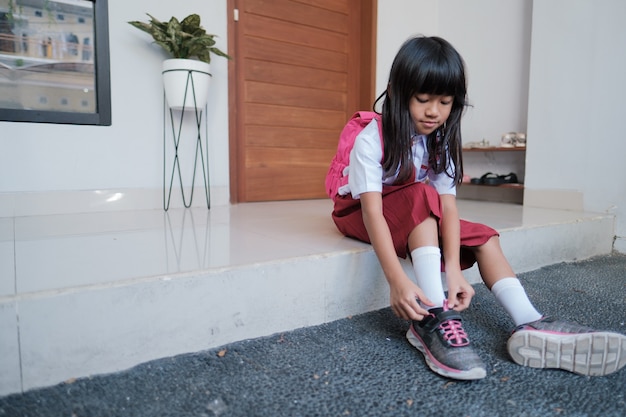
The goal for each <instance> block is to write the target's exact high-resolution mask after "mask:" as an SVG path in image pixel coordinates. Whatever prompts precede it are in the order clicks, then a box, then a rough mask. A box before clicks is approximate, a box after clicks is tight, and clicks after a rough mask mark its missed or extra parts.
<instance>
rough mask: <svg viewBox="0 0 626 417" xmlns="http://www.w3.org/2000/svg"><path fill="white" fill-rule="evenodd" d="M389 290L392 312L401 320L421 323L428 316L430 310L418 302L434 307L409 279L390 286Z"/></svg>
mask: <svg viewBox="0 0 626 417" xmlns="http://www.w3.org/2000/svg"><path fill="white" fill-rule="evenodd" d="M389 289H390V297H389V298H390V304H391V310H393V312H394V314H395V315H396V316H398V317H400V318H401V319H404V320H416V321H420V320H422V319H423V318H424V316H427V315H428V310H425V309H423V308H422V307H421V306H420V304H419V302H418V301H417V300H420V301H421V302H422V303H424V304H425V305H428V306H432V305H434V304H433V302H432V301H430V300H429V299H428V298H426V296H425V295H424V293H423V292H422V290H421V288H420V287H418V286H417V285H415V283H413V281H411V280H410V279H409V278H408V277H406V278H405V279H404V280H402V281H401V282H400V283H397V284H394V285H390V288H389Z"/></svg>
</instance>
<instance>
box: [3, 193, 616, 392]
mask: <svg viewBox="0 0 626 417" xmlns="http://www.w3.org/2000/svg"><path fill="white" fill-rule="evenodd" d="M459 208H460V211H461V214H462V216H463V217H464V218H466V219H468V220H472V221H478V222H482V223H486V224H489V225H491V226H492V227H494V228H496V229H498V230H499V231H500V232H501V235H502V239H501V240H502V245H503V249H504V250H505V253H506V254H507V255H510V257H509V259H510V260H511V261H512V264H513V266H514V268H515V269H516V270H517V271H518V272H523V271H527V270H531V269H536V268H538V267H540V266H544V265H547V264H551V263H556V262H561V261H568V260H574V259H580V258H584V257H590V256H594V255H597V254H606V253H608V252H610V250H611V245H612V239H613V235H614V234H613V218H612V217H611V216H610V215H601V214H595V213H580V212H571V211H562V210H547V209H537V208H528V207H522V206H521V205H508V204H497V203H485V202H477V201H467V200H460V201H459ZM331 210H332V205H331V202H330V201H328V200H312V201H288V202H276V203H254V204H239V205H233V206H218V207H213V208H211V209H210V210H207V209H200V208H197V209H187V210H185V209H171V210H169V211H168V212H164V211H162V210H138V211H108V212H97V213H82V214H65V215H63V214H59V215H47V216H24V217H15V218H13V217H4V218H0V395H1V394H4V393H10V392H18V391H20V390H27V389H31V388H34V387H41V386H47V385H52V384H56V383H58V382H60V381H64V380H66V379H68V378H76V377H82V376H87V375H93V374H100V373H108V372H115V371H118V370H122V369H127V368H129V367H132V366H134V365H136V364H138V363H142V362H145V361H148V360H151V359H156V358H162V357H167V356H173V355H176V354H179V353H185V352H195V351H199V350H203V349H207V348H211V347H216V346H221V345H223V344H226V343H231V342H233V341H238V340H244V339H249V338H254V337H259V336H265V335H270V334H273V333H277V332H283V331H288V330H292V329H296V328H300V327H306V326H312V325H316V324H320V323H324V322H328V321H333V320H337V319H339V318H344V317H347V316H349V315H354V314H360V313H364V312H368V311H373V310H377V309H380V308H383V307H385V306H387V303H388V294H387V291H388V288H387V284H386V281H385V280H384V278H383V277H382V273H381V271H380V266H379V264H378V262H377V260H376V257H375V255H374V254H373V251H372V249H371V246H370V245H367V244H364V243H361V242H358V241H355V240H352V239H349V238H346V237H343V236H342V235H341V234H340V233H339V232H338V231H337V230H336V228H335V226H334V224H333V223H332V220H331V218H330V213H331ZM403 265H404V266H405V268H406V267H408V268H410V264H408V262H404V264H403ZM407 273H408V272H407ZM465 276H466V277H467V278H468V280H469V281H470V282H472V283H477V282H479V280H480V277H479V276H478V274H477V268H476V267H474V268H472V269H471V270H468V271H467V272H466V274H465Z"/></svg>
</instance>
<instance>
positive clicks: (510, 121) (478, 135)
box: [376, 0, 532, 145]
mask: <svg viewBox="0 0 626 417" xmlns="http://www.w3.org/2000/svg"><path fill="white" fill-rule="evenodd" d="M531 6H532V2H531V1H528V0H507V1H506V2H503V1H498V0H472V1H466V0H438V1H432V0H417V1H416V0H379V2H378V9H379V10H378V44H377V60H378V61H377V62H378V64H377V67H376V91H377V93H379V94H380V92H382V91H383V89H384V88H385V86H386V85H387V78H388V76H389V69H390V68H391V63H392V61H393V58H394V56H395V54H396V52H397V51H398V49H399V48H400V45H401V44H402V43H403V42H404V41H405V40H406V39H407V38H409V37H411V36H415V35H426V36H441V37H443V38H445V39H446V40H448V41H449V42H450V43H452V45H453V46H454V47H455V48H456V49H457V50H458V51H459V53H460V54H461V55H462V56H463V59H464V60H465V63H466V67H467V69H466V71H467V74H466V75H467V78H468V96H469V101H470V104H471V105H472V107H469V108H468V109H467V111H466V113H465V116H464V119H463V124H462V127H463V138H464V141H467V142H471V141H477V140H482V139H487V140H489V141H490V142H491V143H492V144H493V145H496V144H498V143H499V142H500V137H501V136H502V134H503V133H506V132H510V131H521V132H524V131H525V130H526V116H527V102H528V59H529V55H530V25H531V12H532V7H531Z"/></svg>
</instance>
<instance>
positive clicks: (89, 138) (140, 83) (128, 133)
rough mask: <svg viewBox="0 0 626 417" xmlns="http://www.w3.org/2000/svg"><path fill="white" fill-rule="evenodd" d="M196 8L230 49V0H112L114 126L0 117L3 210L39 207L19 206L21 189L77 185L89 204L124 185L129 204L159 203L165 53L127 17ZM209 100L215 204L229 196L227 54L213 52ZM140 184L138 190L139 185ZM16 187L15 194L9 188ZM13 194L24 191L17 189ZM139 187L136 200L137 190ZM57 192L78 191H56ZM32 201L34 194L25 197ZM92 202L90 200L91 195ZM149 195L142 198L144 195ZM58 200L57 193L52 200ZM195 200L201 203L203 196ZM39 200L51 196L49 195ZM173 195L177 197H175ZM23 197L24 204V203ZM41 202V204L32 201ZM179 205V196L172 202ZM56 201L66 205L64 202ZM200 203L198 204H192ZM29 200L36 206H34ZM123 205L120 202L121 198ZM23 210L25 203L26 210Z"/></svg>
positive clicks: (165, 15)
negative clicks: (103, 192) (217, 55)
mask: <svg viewBox="0 0 626 417" xmlns="http://www.w3.org/2000/svg"><path fill="white" fill-rule="evenodd" d="M192 12H195V13H198V14H199V15H200V16H201V18H202V25H203V26H204V27H205V28H206V29H207V31H209V32H211V33H215V34H217V35H218V36H219V38H218V39H217V41H218V43H217V46H218V47H220V49H222V50H224V51H226V50H227V48H228V47H227V37H226V34H227V22H226V1H225V0H210V1H206V0H203V1H201V0H190V1H184V2H155V1H151V0H133V1H125V2H122V1H115V0H113V1H111V0H110V1H109V38H110V55H111V96H112V97H111V98H112V120H113V122H112V125H111V126H110V127H101V126H100V127H97V126H72V125H53V124H35V123H14V122H0V149H1V151H0V216H2V215H5V216H6V215H13V214H37V212H36V211H35V212H33V211H32V210H35V209H36V208H33V207H31V208H30V210H31V211H28V209H24V208H22V207H20V202H23V201H24V199H25V198H26V197H25V196H24V193H33V192H38V193H43V194H46V193H50V192H52V194H55V193H56V192H59V191H76V192H82V191H85V193H87V194H89V195H88V196H83V197H85V198H80V197H79V198H78V199H77V200H76V201H74V200H72V202H71V203H68V204H67V205H66V206H67V210H68V211H69V210H72V209H73V206H78V208H80V207H81V206H83V207H82V208H83V209H85V208H88V207H84V206H88V205H90V204H93V203H94V199H93V198H92V197H93V193H89V192H88V191H93V190H110V191H111V192H113V191H115V192H119V193H120V195H121V196H123V198H122V201H120V202H119V204H120V205H122V204H123V203H124V201H123V200H124V198H126V200H128V201H130V202H131V203H130V205H131V207H127V208H133V207H132V206H133V205H134V208H137V206H138V205H140V207H139V208H159V207H161V205H162V200H161V199H162V194H161V189H162V182H163V173H162V170H163V156H162V154H163V125H162V123H163V90H162V87H161V85H162V84H161V73H160V72H161V62H162V60H163V59H164V58H167V55H165V53H164V52H162V51H161V50H160V48H158V47H156V46H155V45H154V44H152V39H151V38H150V36H149V35H147V34H145V33H143V32H141V31H139V30H137V29H135V28H133V27H132V26H130V25H129V24H128V23H127V22H128V21H130V20H147V18H148V17H147V16H146V13H150V14H152V15H153V16H155V17H157V18H159V19H161V20H169V18H170V17H171V16H176V17H178V18H180V19H182V18H183V17H185V16H187V15H188V14H190V13H192ZM211 66H212V69H211V72H212V74H213V78H212V84H211V95H210V98H209V103H208V106H209V107H208V109H209V110H208V115H209V117H208V122H209V138H210V141H209V142H210V143H209V147H210V149H209V155H210V161H209V165H210V178H211V183H212V184H211V185H212V191H213V196H212V197H213V202H214V204H219V203H221V204H226V203H227V202H228V76H227V61H226V60H225V59H223V58H214V59H213V60H212V61H211ZM139 190H141V192H140V191H139ZM7 193H12V194H7ZM13 193H19V194H18V195H17V201H16V198H15V197H16V196H15V194H13ZM133 193H135V194H141V198H140V199H133V198H132V194H133ZM56 194H59V195H60V198H63V199H64V198H69V199H70V200H71V199H72V197H75V195H70V194H68V193H56ZM27 197H28V198H26V199H29V198H30V200H29V201H38V200H37V199H36V198H35V199H34V200H32V197H33V195H32V194H29V195H28V196H27ZM85 199H86V200H87V201H86V200H85ZM141 199H144V201H141V203H140V202H139V200H141ZM52 200H54V198H53V199H52ZM194 200H196V201H198V202H200V203H201V202H202V199H201V198H197V197H195V198H194ZM41 201H46V202H51V199H49V198H44V199H41ZM173 201H174V199H173ZM24 204H25V203H24ZM35 204H36V203H35ZM173 204H174V203H173ZM51 205H53V206H54V205H56V206H59V207H62V205H63V204H62V203H60V202H58V201H57V202H54V203H53V204H51ZM194 205H195V204H194ZM31 206H32V205H31ZM122 207H123V205H122ZM23 210H26V211H25V212H24V211H23Z"/></svg>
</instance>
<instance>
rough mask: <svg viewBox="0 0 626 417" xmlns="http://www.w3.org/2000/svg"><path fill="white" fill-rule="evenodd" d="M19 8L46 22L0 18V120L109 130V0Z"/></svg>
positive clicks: (38, 1)
mask: <svg viewBox="0 0 626 417" xmlns="http://www.w3.org/2000/svg"><path fill="white" fill-rule="evenodd" d="M19 3H20V16H36V17H41V18H42V19H43V20H40V19H34V18H32V20H31V22H28V20H27V18H21V17H19V16H17V17H16V16H7V14H8V13H0V29H2V32H3V35H4V36H2V42H0V120H2V121H14V122H35V123H63V124H81V125H102V126H109V125H111V91H110V90H111V88H110V84H111V83H110V77H109V34H108V0H73V1H72V2H61V1H59V2H56V1H49V0H28V1H27V2H19ZM55 16H56V18H57V19H58V20H64V21H63V22H59V21H58V20H56V19H54V17H55ZM44 21H45V24H41V22H44ZM35 22H39V24H36V23H35ZM72 22H74V23H72ZM67 79H71V80H72V83H71V84H69V85H68V83H67V82H66V81H65V80H67ZM16 91H18V92H19V93H18V94H15V92H16ZM9 93H11V94H9ZM7 97H8V99H7Z"/></svg>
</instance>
